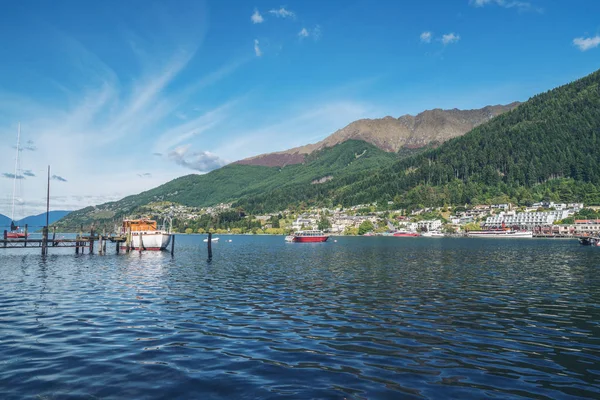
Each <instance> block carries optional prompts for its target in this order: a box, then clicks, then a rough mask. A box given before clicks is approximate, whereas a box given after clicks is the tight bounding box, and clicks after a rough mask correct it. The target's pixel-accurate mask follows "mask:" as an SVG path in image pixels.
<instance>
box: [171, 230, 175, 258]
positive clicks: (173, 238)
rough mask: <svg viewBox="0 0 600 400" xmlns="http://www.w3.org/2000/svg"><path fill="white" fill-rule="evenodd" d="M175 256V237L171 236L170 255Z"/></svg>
mask: <svg viewBox="0 0 600 400" xmlns="http://www.w3.org/2000/svg"><path fill="white" fill-rule="evenodd" d="M174 254H175V235H173V234H171V255H174Z"/></svg>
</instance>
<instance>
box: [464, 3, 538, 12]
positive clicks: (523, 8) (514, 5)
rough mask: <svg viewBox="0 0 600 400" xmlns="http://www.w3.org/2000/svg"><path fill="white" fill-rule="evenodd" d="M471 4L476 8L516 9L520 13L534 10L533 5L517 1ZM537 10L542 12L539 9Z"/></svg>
mask: <svg viewBox="0 0 600 400" xmlns="http://www.w3.org/2000/svg"><path fill="white" fill-rule="evenodd" d="M469 3H470V4H471V5H472V6H475V7H484V6H487V5H490V4H493V5H497V6H500V7H504V8H516V9H518V10H519V11H526V10H530V9H534V7H533V6H532V5H531V3H529V2H526V1H516V0H470V1H469ZM536 10H538V11H540V10H539V9H536Z"/></svg>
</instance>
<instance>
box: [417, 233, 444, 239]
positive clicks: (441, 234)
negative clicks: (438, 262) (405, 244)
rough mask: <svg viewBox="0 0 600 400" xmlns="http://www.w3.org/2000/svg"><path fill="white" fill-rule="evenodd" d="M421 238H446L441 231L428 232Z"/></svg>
mask: <svg viewBox="0 0 600 400" xmlns="http://www.w3.org/2000/svg"><path fill="white" fill-rule="evenodd" d="M421 236H423V237H432V238H440V237H444V236H445V235H444V234H443V233H442V232H440V231H428V232H423V233H421Z"/></svg>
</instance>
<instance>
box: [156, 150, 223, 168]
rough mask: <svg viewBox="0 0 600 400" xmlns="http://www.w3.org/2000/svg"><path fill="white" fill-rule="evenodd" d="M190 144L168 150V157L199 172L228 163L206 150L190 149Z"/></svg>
mask: <svg viewBox="0 0 600 400" xmlns="http://www.w3.org/2000/svg"><path fill="white" fill-rule="evenodd" d="M190 148H191V146H190V145H185V146H180V147H177V148H176V149H174V150H173V151H171V152H169V155H168V157H169V159H170V160H171V161H174V162H175V163H176V164H178V165H181V166H183V167H186V168H190V169H193V170H195V171H200V172H209V171H212V170H214V169H217V168H221V167H222V166H224V165H226V164H228V163H227V161H225V160H223V159H221V158H220V157H219V156H217V155H216V154H213V153H211V152H208V151H190Z"/></svg>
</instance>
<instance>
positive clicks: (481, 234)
mask: <svg viewBox="0 0 600 400" xmlns="http://www.w3.org/2000/svg"><path fill="white" fill-rule="evenodd" d="M467 236H468V237H476V238H506V239H521V238H532V237H533V232H531V231H514V230H511V229H491V230H487V231H470V232H467Z"/></svg>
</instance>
